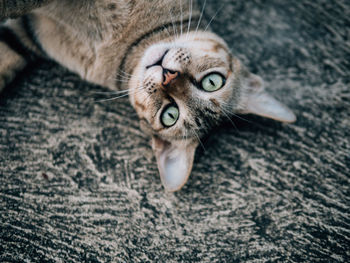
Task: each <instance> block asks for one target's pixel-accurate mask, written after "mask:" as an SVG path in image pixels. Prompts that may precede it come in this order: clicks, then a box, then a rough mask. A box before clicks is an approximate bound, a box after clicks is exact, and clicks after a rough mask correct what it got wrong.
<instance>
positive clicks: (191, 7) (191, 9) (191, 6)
mask: <svg viewBox="0 0 350 263" xmlns="http://www.w3.org/2000/svg"><path fill="white" fill-rule="evenodd" d="M189 8H190V18H189V21H188V26H187V34H186V39H188V33H189V32H190V28H191V22H192V13H193V0H191V1H190V7H189Z"/></svg>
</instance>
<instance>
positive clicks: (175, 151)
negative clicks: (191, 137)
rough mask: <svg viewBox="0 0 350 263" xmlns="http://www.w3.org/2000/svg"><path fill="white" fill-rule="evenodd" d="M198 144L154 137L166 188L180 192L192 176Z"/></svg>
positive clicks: (153, 146) (156, 154)
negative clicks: (174, 141)
mask: <svg viewBox="0 0 350 263" xmlns="http://www.w3.org/2000/svg"><path fill="white" fill-rule="evenodd" d="M197 145H198V143H196V142H191V143H188V144H185V143H181V142H180V143H172V142H167V141H164V140H162V139H160V138H158V137H155V136H153V138H152V148H153V151H154V154H155V156H156V159H157V164H158V170H159V174H160V178H161V180H162V183H163V186H164V188H165V189H166V190H167V191H169V192H174V191H177V190H180V188H181V187H182V186H183V185H184V184H185V183H186V182H187V179H188V177H189V176H190V173H191V170H192V165H193V159H194V154H195V151H196V148H197Z"/></svg>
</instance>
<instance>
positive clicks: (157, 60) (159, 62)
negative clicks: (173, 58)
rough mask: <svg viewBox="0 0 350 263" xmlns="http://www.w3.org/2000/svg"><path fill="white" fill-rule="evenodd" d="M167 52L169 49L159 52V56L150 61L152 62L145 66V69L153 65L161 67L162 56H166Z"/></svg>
mask: <svg viewBox="0 0 350 263" xmlns="http://www.w3.org/2000/svg"><path fill="white" fill-rule="evenodd" d="M168 52H169V49H167V50H165V52H164V53H163V54H162V53H161V55H160V57H159V58H157V59H156V61H155V62H154V63H152V64H150V65H148V66H146V69H149V68H151V67H154V66H161V67H163V66H162V64H163V60H164V58H165V56H166V54H167V53H168Z"/></svg>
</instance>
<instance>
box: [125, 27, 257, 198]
mask: <svg viewBox="0 0 350 263" xmlns="http://www.w3.org/2000/svg"><path fill="white" fill-rule="evenodd" d="M244 75H246V76H244ZM248 76H249V73H248V72H246V73H245V72H244V71H242V68H241V65H240V63H239V61H238V60H235V59H233V58H232V56H231V54H230V52H229V49H228V47H227V46H226V44H225V42H224V41H223V40H222V39H221V38H219V37H217V36H216V35H215V34H212V33H204V32H200V33H190V34H188V35H183V36H182V37H180V38H178V39H176V40H173V39H172V40H169V41H164V42H161V43H156V44H154V45H151V46H150V47H149V48H148V49H147V50H146V51H145V53H144V54H143V57H142V59H141V60H140V62H139V64H138V66H137V67H136V69H135V70H134V72H133V77H132V79H131V81H130V83H129V90H130V92H129V95H130V99H131V102H132V104H133V106H134V108H135V109H136V111H137V113H138V115H139V118H140V121H141V127H142V129H143V130H144V131H145V132H147V133H148V134H150V135H151V136H152V138H153V149H154V151H155V155H156V158H157V162H158V168H159V171H160V175H161V179H162V182H163V184H164V186H165V188H166V189H167V190H169V191H175V190H178V189H180V188H181V187H182V186H183V184H184V183H185V182H186V181H187V178H188V176H189V174H190V172H191V169H192V163H193V158H194V152H195V149H196V147H197V145H198V143H199V138H200V137H202V136H203V135H205V134H206V133H207V132H208V131H209V130H210V129H211V128H212V127H213V126H215V125H217V124H218V123H219V122H220V120H222V119H223V118H224V117H229V116H230V115H232V113H233V112H237V111H239V110H241V111H244V110H245V108H246V107H245V104H247V103H245V100H246V99H244V98H243V96H244V97H247V96H245V95H244V94H245V93H246V92H245V90H244V89H243V88H242V86H244V83H243V82H244V81H242V80H244V79H246V80H248V82H249V81H251V82H252V85H250V86H254V85H257V86H259V84H260V79H259V78H250V79H249V77H248ZM252 76H253V75H252ZM254 81H255V82H257V83H255V84H254ZM242 84H243V85H242ZM260 86H262V85H260ZM259 88H261V87H258V88H257V89H259Z"/></svg>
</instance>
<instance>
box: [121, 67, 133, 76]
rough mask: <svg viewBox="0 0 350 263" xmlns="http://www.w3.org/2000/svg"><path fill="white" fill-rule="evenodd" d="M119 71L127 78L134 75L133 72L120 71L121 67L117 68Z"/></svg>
mask: <svg viewBox="0 0 350 263" xmlns="http://www.w3.org/2000/svg"><path fill="white" fill-rule="evenodd" d="M119 72H120V73H121V74H123V75H124V76H125V77H128V78H132V77H133V76H134V75H133V74H130V73H127V72H125V71H122V70H121V69H120V70H119Z"/></svg>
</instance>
